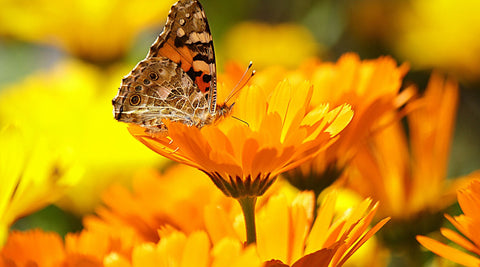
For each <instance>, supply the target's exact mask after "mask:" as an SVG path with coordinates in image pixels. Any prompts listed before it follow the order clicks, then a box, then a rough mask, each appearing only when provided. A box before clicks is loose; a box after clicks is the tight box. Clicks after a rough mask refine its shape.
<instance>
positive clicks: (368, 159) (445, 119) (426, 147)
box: [348, 74, 467, 262]
mask: <svg viewBox="0 0 480 267" xmlns="http://www.w3.org/2000/svg"><path fill="white" fill-rule="evenodd" d="M457 99H458V88H457V84H456V83H455V82H454V81H452V80H447V79H444V78H443V77H441V76H440V75H438V74H433V75H432V77H431V79H430V82H429V84H428V87H427V89H426V91H425V94H424V96H423V97H421V98H419V99H418V100H416V101H415V102H412V103H411V104H409V106H407V108H410V109H412V111H411V113H410V114H409V115H408V116H407V121H408V134H409V135H408V137H407V135H406V131H405V129H404V128H403V127H402V125H401V124H400V123H394V124H392V125H390V126H389V127H387V128H385V129H384V130H383V131H382V132H380V133H378V134H377V135H375V136H374V138H372V139H370V140H369V142H368V143H366V144H365V146H364V147H363V149H362V150H360V151H359V153H358V154H357V156H356V157H355V159H354V162H353V166H352V167H353V168H351V169H350V171H349V172H348V177H349V180H348V183H349V186H350V187H351V188H352V189H354V190H356V191H357V192H359V193H360V194H361V195H362V196H371V197H372V198H373V199H375V200H378V201H380V202H381V203H382V206H381V208H380V210H379V214H381V215H382V216H386V215H388V216H391V217H392V222H391V223H390V224H389V225H388V226H387V227H385V229H384V230H383V231H382V233H381V234H380V238H381V239H382V240H383V241H384V242H383V244H384V245H385V246H388V247H389V248H390V249H391V252H392V253H401V254H403V255H406V256H405V257H404V259H405V260H406V261H410V260H411V261H412V262H419V261H421V258H422V257H421V251H420V250H419V249H420V247H419V246H417V244H416V242H415V236H416V235H418V234H427V233H430V232H432V231H435V230H436V229H438V228H439V227H440V226H441V214H442V213H443V210H444V209H445V208H447V207H448V206H450V205H451V204H453V203H454V201H455V194H454V190H455V189H456V188H458V186H459V185H461V184H463V183H464V182H465V181H466V180H467V177H465V179H455V180H450V179H447V166H448V164H447V163H448V162H447V161H448V156H449V148H450V142H451V137H452V133H453V129H454V126H453V125H454V119H455V113H456V106H457ZM414 105H415V107H414Z"/></svg>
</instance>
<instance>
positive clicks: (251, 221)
mask: <svg viewBox="0 0 480 267" xmlns="http://www.w3.org/2000/svg"><path fill="white" fill-rule="evenodd" d="M237 200H238V203H240V206H241V207H242V211H243V217H244V218H245V228H246V231H247V243H246V245H247V246H248V245H250V244H254V243H256V242H257V231H256V229H255V204H256V203H257V198H256V197H243V198H239V199H237Z"/></svg>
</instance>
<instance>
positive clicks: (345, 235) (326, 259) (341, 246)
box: [257, 191, 389, 266]
mask: <svg viewBox="0 0 480 267" xmlns="http://www.w3.org/2000/svg"><path fill="white" fill-rule="evenodd" d="M336 199H337V194H336V192H335V191H333V192H331V193H329V194H327V196H326V197H325V201H324V202H323V204H322V205H321V206H320V208H319V209H318V215H317V219H316V220H315V221H314V222H313V225H312V220H313V219H314V218H313V210H314V209H315V202H316V201H315V198H314V194H313V193H312V192H303V193H300V194H299V195H298V196H297V197H296V198H295V199H294V200H293V201H292V202H291V203H288V201H287V200H286V198H285V197H283V196H282V195H278V196H275V197H272V198H271V199H270V200H269V202H268V204H267V205H266V206H265V207H263V208H262V209H261V210H260V211H259V214H258V219H259V220H258V241H257V251H258V254H259V256H260V258H261V259H262V260H263V261H270V260H273V261H281V262H282V263H284V264H287V265H288V266H312V265H309V264H311V263H312V262H318V263H321V265H319V266H341V265H343V264H344V263H345V261H346V260H347V259H348V258H350V257H351V256H352V254H353V253H355V251H356V250H357V249H358V248H359V247H361V246H362V245H363V244H364V243H365V242H366V241H367V240H368V239H369V238H370V237H372V236H373V235H374V234H375V233H376V232H377V231H378V230H379V229H380V228H381V227H382V226H383V225H384V224H385V223H386V222H387V221H388V220H389V219H388V218H387V219H384V220H382V221H380V222H379V223H378V224H377V225H375V226H374V227H373V228H371V229H370V230H368V231H367V229H368V227H369V225H370V223H371V221H372V219H373V216H374V215H375V212H376V210H377V208H378V204H374V205H372V201H371V200H370V199H366V200H364V201H363V202H361V203H360V204H359V205H358V206H357V207H354V208H351V209H348V210H346V211H345V213H343V214H337V215H336V214H335V202H336ZM292 264H293V265H292ZM315 266H317V265H315Z"/></svg>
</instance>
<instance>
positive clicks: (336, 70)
mask: <svg viewBox="0 0 480 267" xmlns="http://www.w3.org/2000/svg"><path fill="white" fill-rule="evenodd" d="M407 69H408V68H407V66H406V65H401V66H397V64H396V62H395V61H394V60H393V59H392V58H390V57H381V58H378V59H374V60H363V61H362V60H360V59H359V57H358V55H356V54H345V55H343V56H342V57H341V58H340V59H339V60H338V62H336V63H329V62H324V63H318V62H307V63H306V64H304V65H303V66H302V67H301V68H300V70H298V71H293V72H290V73H287V74H284V75H286V76H287V78H288V79H289V80H290V81H292V82H293V83H294V84H295V83H297V82H301V81H303V80H305V79H307V80H310V81H311V82H312V84H313V86H314V91H313V96H312V101H311V104H312V105H316V104H318V103H324V102H327V103H331V104H332V105H333V106H336V105H339V104H341V103H349V104H350V105H352V110H353V111H354V113H355V115H354V116H353V119H352V121H351V122H350V123H349V124H348V125H347V127H345V129H344V130H343V131H342V134H341V135H340V136H339V139H338V140H337V141H336V142H335V144H333V145H332V146H330V147H328V148H327V149H325V150H323V151H322V152H320V153H319V154H318V155H317V156H316V157H315V158H314V160H312V161H309V162H308V163H306V164H303V165H301V166H300V167H299V168H298V169H296V170H294V171H291V172H288V173H287V178H288V180H289V181H290V182H291V183H292V184H293V185H295V186H296V187H298V188H299V189H301V190H314V191H315V192H316V193H317V195H318V194H319V193H320V192H321V190H323V189H324V188H325V187H327V186H329V185H330V184H331V183H333V182H334V181H336V180H337V179H338V178H339V177H341V176H342V174H343V171H344V169H345V168H346V167H348V165H349V163H350V161H351V160H352V158H353V156H354V155H355V154H356V151H357V150H358V148H359V146H361V145H362V144H363V143H364V142H365V141H366V139H367V138H369V137H370V136H371V135H372V134H373V133H375V132H377V131H378V130H379V129H382V128H383V127H384V126H385V124H388V123H389V122H392V121H393V120H395V117H392V115H393V114H394V112H395V111H396V110H397V109H398V108H399V107H400V106H401V105H403V104H404V103H405V102H406V101H407V100H408V99H410V98H411V96H412V94H413V88H409V89H406V90H404V91H403V92H402V93H400V92H399V91H400V88H401V84H402V78H403V76H404V75H405V73H406V71H407ZM265 72H267V73H268V72H271V73H274V75H277V76H282V75H279V74H278V73H279V72H280V73H282V71H281V70H278V69H277V70H275V69H271V70H266V71H265ZM271 75H272V74H271ZM258 76H259V77H257V79H258V80H259V84H262V83H267V82H269V79H265V78H264V77H262V74H259V75H258ZM272 76H273V75H272Z"/></svg>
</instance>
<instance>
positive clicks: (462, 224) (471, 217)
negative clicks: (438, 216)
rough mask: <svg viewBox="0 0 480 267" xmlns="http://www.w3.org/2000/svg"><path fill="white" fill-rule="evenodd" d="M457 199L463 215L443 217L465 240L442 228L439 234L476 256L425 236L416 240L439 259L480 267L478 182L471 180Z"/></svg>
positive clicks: (479, 189)
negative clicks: (439, 257)
mask: <svg viewBox="0 0 480 267" xmlns="http://www.w3.org/2000/svg"><path fill="white" fill-rule="evenodd" d="M478 174H480V173H477V176H478ZM457 197H458V203H459V204H460V207H461V208H462V211H463V213H464V214H463V215H459V216H454V217H451V216H450V215H447V214H446V215H445V217H446V218H447V219H448V220H449V221H450V222H451V223H452V224H453V225H454V226H455V228H457V229H458V231H460V232H461V233H462V234H463V235H464V236H465V237H466V238H465V237H463V236H461V235H460V234H458V233H456V232H454V231H452V230H450V229H447V228H442V229H441V233H442V234H443V235H444V236H445V237H446V238H448V239H450V240H451V241H452V242H454V243H457V244H458V245H460V246H461V247H463V248H464V249H466V250H468V251H470V252H472V253H473V254H476V256H472V255H470V254H467V253H465V252H463V251H460V250H458V249H455V248H452V247H450V246H447V245H444V244H442V243H441V242H439V241H437V240H434V239H431V238H428V237H426V236H417V240H418V242H420V243H421V244H422V245H423V246H424V247H426V248H427V249H429V250H431V251H433V252H434V253H436V254H437V255H439V256H441V257H444V258H446V259H449V260H451V261H454V262H456V263H459V264H462V265H465V266H472V267H473V266H480V180H479V179H476V180H473V181H471V182H470V184H469V185H468V186H467V187H465V188H462V189H460V190H458V193H457Z"/></svg>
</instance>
